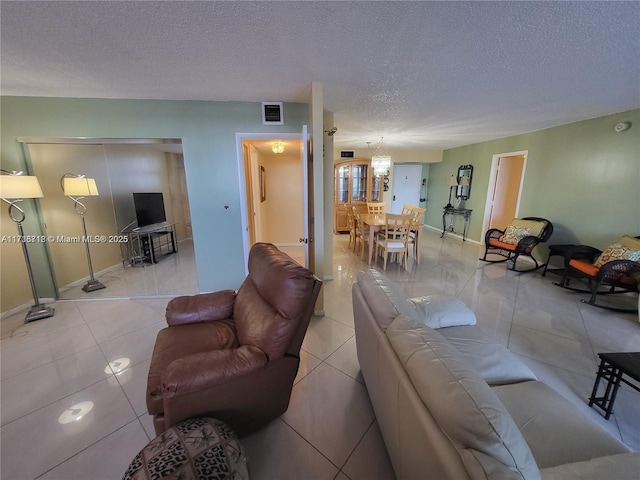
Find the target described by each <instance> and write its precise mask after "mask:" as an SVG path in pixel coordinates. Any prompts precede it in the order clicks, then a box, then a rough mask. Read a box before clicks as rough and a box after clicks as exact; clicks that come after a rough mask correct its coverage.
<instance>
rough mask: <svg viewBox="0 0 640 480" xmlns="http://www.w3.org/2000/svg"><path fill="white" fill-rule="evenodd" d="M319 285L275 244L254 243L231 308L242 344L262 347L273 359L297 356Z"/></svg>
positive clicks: (310, 274)
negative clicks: (245, 275) (247, 273)
mask: <svg viewBox="0 0 640 480" xmlns="http://www.w3.org/2000/svg"><path fill="white" fill-rule="evenodd" d="M321 286H322V282H321V281H320V280H319V279H318V278H317V277H316V276H315V275H314V274H313V272H311V271H310V270H308V269H306V268H304V267H302V266H301V265H299V264H298V263H296V262H295V261H294V260H293V259H292V258H291V257H289V256H288V255H287V254H285V253H283V252H281V251H280V250H278V248H277V247H276V246H275V245H272V244H269V243H256V244H255V245H254V246H253V247H252V248H251V251H250V252H249V275H248V276H247V278H246V279H245V281H244V283H243V284H242V286H241V287H240V289H239V290H238V294H237V296H236V301H235V304H234V308H233V318H234V322H235V325H236V331H237V336H238V341H239V344H240V345H252V346H255V347H258V348H260V349H261V350H262V351H264V352H265V353H266V354H267V356H268V357H269V360H275V359H278V358H281V357H282V356H284V355H285V354H287V353H288V354H292V355H298V354H299V352H300V346H301V345H302V340H303V339H304V335H305V333H306V331H307V327H308V325H309V321H310V320H311V316H312V315H313V310H314V307H315V303H316V299H317V298H318V294H319V293H320V287H321Z"/></svg>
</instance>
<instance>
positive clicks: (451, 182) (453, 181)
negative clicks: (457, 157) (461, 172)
mask: <svg viewBox="0 0 640 480" xmlns="http://www.w3.org/2000/svg"><path fill="white" fill-rule="evenodd" d="M449 186H450V187H457V186H458V179H457V178H456V176H455V175H451V178H450V179H449Z"/></svg>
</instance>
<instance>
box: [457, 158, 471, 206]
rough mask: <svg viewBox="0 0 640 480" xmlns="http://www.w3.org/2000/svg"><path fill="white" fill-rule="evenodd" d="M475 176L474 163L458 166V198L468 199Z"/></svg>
mask: <svg viewBox="0 0 640 480" xmlns="http://www.w3.org/2000/svg"><path fill="white" fill-rule="evenodd" d="M472 178H473V165H460V168H458V187H457V189H456V198H461V199H463V200H468V199H469V197H470V196H471V179H472Z"/></svg>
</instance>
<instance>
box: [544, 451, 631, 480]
mask: <svg viewBox="0 0 640 480" xmlns="http://www.w3.org/2000/svg"><path fill="white" fill-rule="evenodd" d="M540 473H541V474H542V478H543V479H544V480H603V479H615V480H638V478H640V453H637V452H636V453H622V454H620V455H608V456H606V457H598V458H594V459H593V460H587V461H586V462H576V463H566V464H564V465H558V466H557V467H552V468H545V469H543V470H540Z"/></svg>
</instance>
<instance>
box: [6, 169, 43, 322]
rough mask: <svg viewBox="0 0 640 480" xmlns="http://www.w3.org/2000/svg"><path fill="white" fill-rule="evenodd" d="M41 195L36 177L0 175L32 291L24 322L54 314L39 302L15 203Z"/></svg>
mask: <svg viewBox="0 0 640 480" xmlns="http://www.w3.org/2000/svg"><path fill="white" fill-rule="evenodd" d="M42 196H43V195H42V189H41V188H40V183H38V179H37V178H36V177H34V176H30V175H22V172H13V173H11V174H7V175H0V197H1V198H2V201H3V202H6V203H8V204H9V217H11V220H13V221H14V222H16V224H17V225H18V240H19V241H20V244H21V245H22V253H24V261H25V263H26V264H27V273H28V274H29V282H30V283H31V293H33V301H34V304H33V306H32V307H31V308H30V309H29V311H28V312H27V316H26V317H25V323H26V322H32V321H34V320H40V319H42V318H47V317H53V314H54V309H53V308H51V307H47V306H45V305H42V304H40V298H39V297H38V291H37V290H36V283H35V281H34V279H33V270H32V269H31V261H30V260H29V252H28V250H27V242H26V238H25V236H24V229H23V228H22V222H24V219H25V215H24V210H22V209H21V208H20V207H19V206H18V205H17V203H18V202H21V201H22V200H23V199H25V198H40V197H42Z"/></svg>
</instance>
